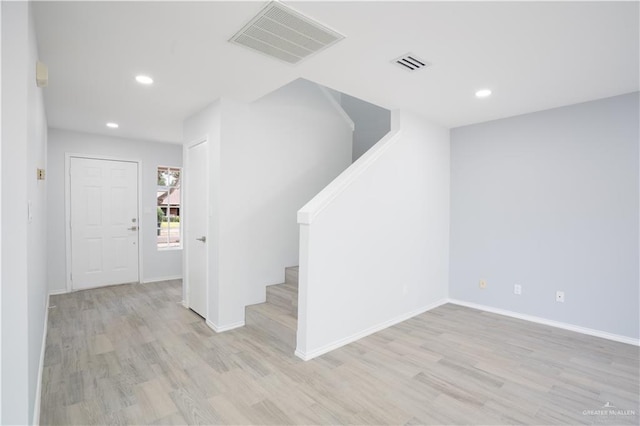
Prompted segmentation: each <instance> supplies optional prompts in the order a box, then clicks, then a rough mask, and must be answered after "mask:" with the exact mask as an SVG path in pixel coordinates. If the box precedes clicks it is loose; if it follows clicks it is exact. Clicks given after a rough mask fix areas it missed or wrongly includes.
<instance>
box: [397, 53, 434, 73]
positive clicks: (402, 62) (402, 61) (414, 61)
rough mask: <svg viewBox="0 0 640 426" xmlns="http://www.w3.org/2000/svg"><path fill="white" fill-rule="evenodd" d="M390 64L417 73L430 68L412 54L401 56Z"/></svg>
mask: <svg viewBox="0 0 640 426" xmlns="http://www.w3.org/2000/svg"><path fill="white" fill-rule="evenodd" d="M392 62H393V63H394V64H396V65H398V66H399V67H400V68H402V69H404V70H407V71H417V70H419V69H422V68H427V67H428V66H431V64H430V63H429V62H427V61H425V60H423V59H420V58H418V57H417V56H416V55H414V54H413V53H407V54H405V55H402V56H400V57H399V58H396V59H394V60H393V61H392Z"/></svg>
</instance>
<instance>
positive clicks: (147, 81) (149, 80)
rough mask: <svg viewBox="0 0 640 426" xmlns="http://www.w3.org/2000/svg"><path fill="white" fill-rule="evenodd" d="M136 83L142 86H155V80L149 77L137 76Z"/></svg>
mask: <svg viewBox="0 0 640 426" xmlns="http://www.w3.org/2000/svg"><path fill="white" fill-rule="evenodd" d="M136 81H137V82H138V83H140V84H153V79H152V78H151V77H149V76H148V75H137V76H136Z"/></svg>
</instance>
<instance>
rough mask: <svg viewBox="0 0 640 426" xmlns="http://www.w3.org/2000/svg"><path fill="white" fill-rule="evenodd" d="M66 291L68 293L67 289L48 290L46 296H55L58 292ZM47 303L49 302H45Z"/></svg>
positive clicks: (63, 292)
mask: <svg viewBox="0 0 640 426" xmlns="http://www.w3.org/2000/svg"><path fill="white" fill-rule="evenodd" d="M67 293H69V292H68V291H67V289H59V290H53V291H50V292H49V296H47V297H51V296H56V295H58V294H67ZM47 300H48V299H47ZM47 303H49V302H47Z"/></svg>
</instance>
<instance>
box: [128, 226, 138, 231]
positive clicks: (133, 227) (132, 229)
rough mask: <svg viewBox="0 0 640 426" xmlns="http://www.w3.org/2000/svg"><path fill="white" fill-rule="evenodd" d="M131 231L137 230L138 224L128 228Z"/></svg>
mask: <svg viewBox="0 0 640 426" xmlns="http://www.w3.org/2000/svg"><path fill="white" fill-rule="evenodd" d="M127 229H128V230H129V231H137V230H138V227H137V226H132V227H131V228H127Z"/></svg>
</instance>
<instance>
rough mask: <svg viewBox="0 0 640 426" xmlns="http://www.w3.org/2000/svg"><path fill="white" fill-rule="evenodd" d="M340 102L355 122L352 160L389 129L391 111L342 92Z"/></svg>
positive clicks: (358, 156)
mask: <svg viewBox="0 0 640 426" xmlns="http://www.w3.org/2000/svg"><path fill="white" fill-rule="evenodd" d="M340 104H341V105H342V108H343V109H344V110H345V112H346V113H347V114H349V117H351V119H352V120H353V123H354V124H355V130H354V131H353V161H356V160H357V159H358V158H360V156H361V155H362V154H364V153H365V152H367V151H368V150H369V148H371V147H372V146H373V145H375V144H376V143H377V142H378V141H379V140H380V139H382V138H383V137H384V135H386V134H387V133H389V130H390V129H391V111H389V110H388V109H384V108H381V107H379V106H377V105H374V104H370V103H369V102H365V101H363V100H361V99H358V98H354V97H352V96H349V95H345V94H344V93H342V94H341V96H340Z"/></svg>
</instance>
